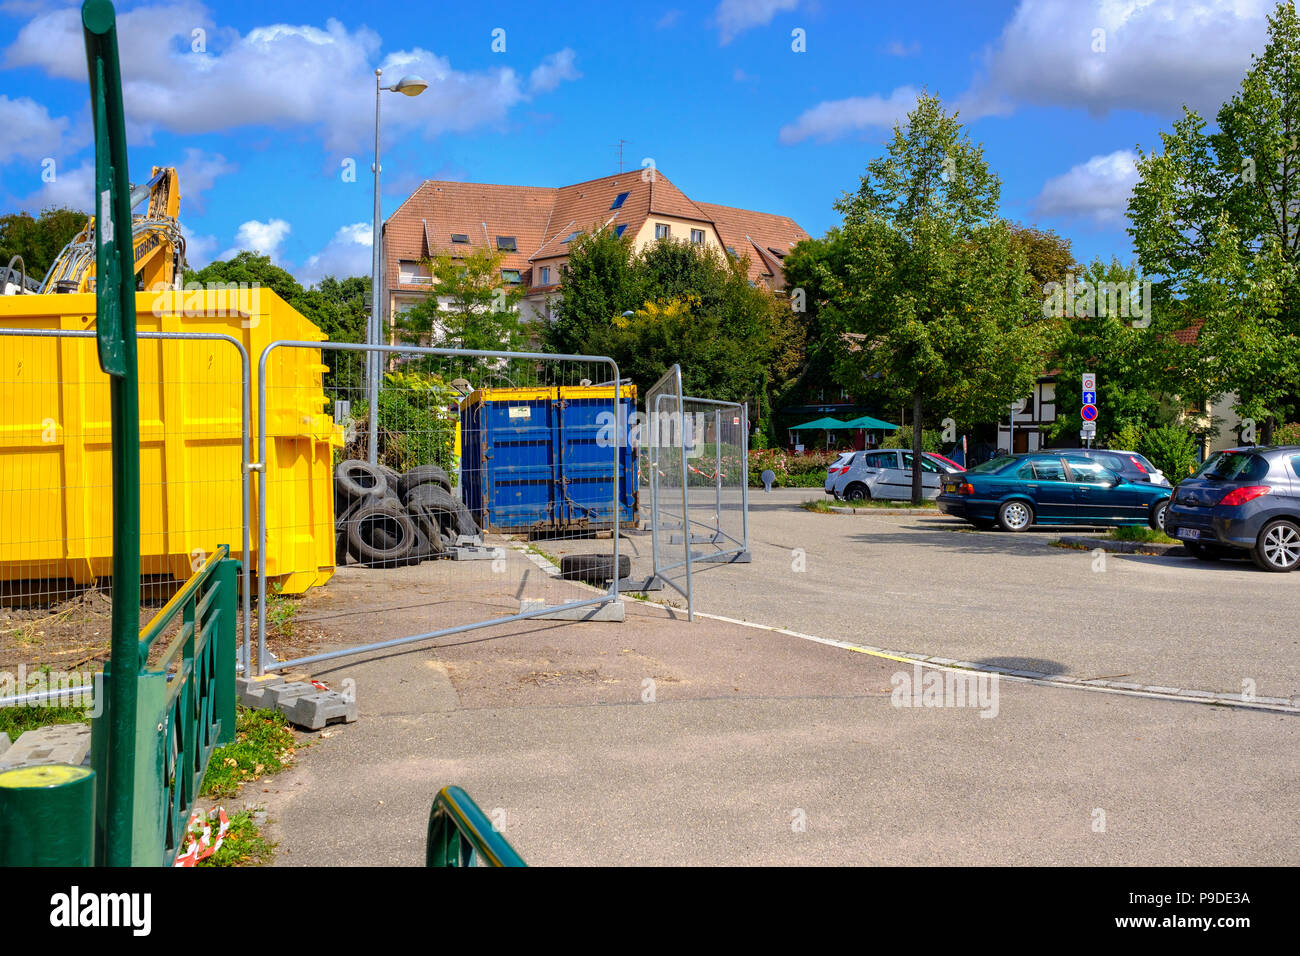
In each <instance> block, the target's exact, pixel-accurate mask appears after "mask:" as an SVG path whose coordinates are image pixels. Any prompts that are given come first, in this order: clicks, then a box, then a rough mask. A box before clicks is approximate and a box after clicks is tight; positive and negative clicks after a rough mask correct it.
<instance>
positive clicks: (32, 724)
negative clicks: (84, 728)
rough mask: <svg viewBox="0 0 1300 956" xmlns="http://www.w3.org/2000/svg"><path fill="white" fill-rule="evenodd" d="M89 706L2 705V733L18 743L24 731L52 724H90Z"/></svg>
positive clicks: (0, 710) (0, 715) (0, 708)
mask: <svg viewBox="0 0 1300 956" xmlns="http://www.w3.org/2000/svg"><path fill="white" fill-rule="evenodd" d="M88 723H90V708H88V707H0V733H5V734H8V735H9V740H10V741H11V742H13V743H18V738H19V737H21V736H22V734H23V732H24V731H28V730H36V729H37V728H39V727H48V726H49V725H50V724H88Z"/></svg>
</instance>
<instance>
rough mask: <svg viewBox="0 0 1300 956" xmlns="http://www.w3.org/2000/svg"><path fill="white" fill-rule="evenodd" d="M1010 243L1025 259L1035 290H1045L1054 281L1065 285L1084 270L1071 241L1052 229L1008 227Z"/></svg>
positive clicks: (1011, 225)
mask: <svg viewBox="0 0 1300 956" xmlns="http://www.w3.org/2000/svg"><path fill="white" fill-rule="evenodd" d="M1007 228H1008V229H1010V230H1011V242H1012V244H1013V245H1014V246H1015V247H1016V248H1017V249H1019V250H1020V253H1021V255H1023V256H1024V257H1025V266H1026V268H1028V269H1029V277H1030V279H1031V281H1032V282H1033V284H1034V288H1035V289H1037V290H1040V291H1041V290H1042V289H1043V288H1044V287H1045V286H1047V285H1048V284H1050V283H1052V282H1064V281H1065V277H1066V276H1067V275H1070V274H1071V273H1075V274H1077V273H1079V272H1081V271H1082V268H1081V267H1080V265H1079V264H1078V263H1077V262H1076V261H1075V258H1074V253H1073V252H1071V251H1070V240H1068V239H1063V238H1061V237H1060V236H1058V235H1057V234H1056V233H1055V232H1052V231H1051V230H1050V229H1039V228H1037V227H1035V226H1021V225H1014V224H1009V225H1008V227H1007Z"/></svg>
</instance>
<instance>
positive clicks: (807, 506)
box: [799, 498, 938, 515]
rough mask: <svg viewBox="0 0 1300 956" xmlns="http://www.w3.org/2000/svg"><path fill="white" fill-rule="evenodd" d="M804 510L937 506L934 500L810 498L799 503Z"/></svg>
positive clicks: (877, 509)
mask: <svg viewBox="0 0 1300 956" xmlns="http://www.w3.org/2000/svg"><path fill="white" fill-rule="evenodd" d="M799 507H800V508H802V509H803V510H804V511H812V512H815V513H817V514H823V515H831V514H839V513H840V512H838V511H832V510H831V509H832V508H851V509H853V510H855V511H872V510H875V511H920V510H927V511H933V510H935V509H936V508H937V507H938V506H937V505H936V504H935V503H934V502H932V501H931V502H922V503H921V504H919V505H914V504H912V503H911V502H910V501H875V500H867V501H855V502H848V501H834V500H831V499H826V498H811V499H809V500H808V501H805V502H803V503H802V504H801V505H799Z"/></svg>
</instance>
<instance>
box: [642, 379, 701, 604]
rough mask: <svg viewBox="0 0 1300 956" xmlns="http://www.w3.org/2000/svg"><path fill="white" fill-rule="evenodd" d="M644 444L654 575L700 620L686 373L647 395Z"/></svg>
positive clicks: (664, 381)
mask: <svg viewBox="0 0 1300 956" xmlns="http://www.w3.org/2000/svg"><path fill="white" fill-rule="evenodd" d="M645 407H646V422H645V424H644V426H643V428H642V431H641V444H642V447H643V449H645V450H646V451H647V452H648V456H649V464H648V467H647V469H646V470H647V480H648V484H649V486H650V512H651V551H652V553H653V558H654V577H655V579H656V580H658V581H662V582H663V583H664V584H666V585H667V586H669V587H671V588H673V589H674V590H675V591H677V592H678V593H679V594H681V595H682V597H684V598H685V599H686V615H687V619H688V620H692V621H693V620H694V619H695V601H694V595H693V593H692V588H691V583H692V582H691V573H692V553H691V551H692V549H691V544H690V531H689V525H690V500H689V494H690V492H689V490H688V485H689V481H688V477H687V476H688V474H689V471H688V467H689V466H688V464H687V459H688V457H689V456H690V453H691V450H693V449H694V448H695V440H696V438H697V437H699V438H702V437H703V436H702V435H698V434H697V433H696V432H695V431H694V428H693V426H694V422H693V421H691V420H689V419H688V418H687V417H686V415H685V414H684V411H683V408H684V406H683V401H682V370H681V367H680V366H678V365H674V366H673V367H672V368H670V369H669V370H668V371H667V372H665V373H664V374H663V376H662V377H661V378H660V379H659V381H657V382H655V384H654V385H652V386H651V387H650V390H649V391H648V392H647V393H646V405H645Z"/></svg>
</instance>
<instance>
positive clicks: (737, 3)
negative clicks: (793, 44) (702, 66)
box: [713, 0, 799, 46]
mask: <svg viewBox="0 0 1300 956" xmlns="http://www.w3.org/2000/svg"><path fill="white" fill-rule="evenodd" d="M798 6H799V0H722V2H721V3H719V4H718V8H717V9H716V10H714V11H713V19H714V22H716V23H717V25H718V31H719V34H720V36H719V40H720V41H721V42H722V44H723V45H724V46H725V45H726V44H728V43H730V42H731V41H732V40H734V39H735V38H736V37H737V36H739V35H740V34H742V33H744V32H745V31H746V30H750V29H753V28H754V27H761V26H765V25H767V24H769V23H771V22H772V18H773V17H774V16H776V15H777V14H778V13H784V12H787V11H790V10H793V9H795V8H796V7H798Z"/></svg>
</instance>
